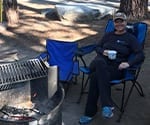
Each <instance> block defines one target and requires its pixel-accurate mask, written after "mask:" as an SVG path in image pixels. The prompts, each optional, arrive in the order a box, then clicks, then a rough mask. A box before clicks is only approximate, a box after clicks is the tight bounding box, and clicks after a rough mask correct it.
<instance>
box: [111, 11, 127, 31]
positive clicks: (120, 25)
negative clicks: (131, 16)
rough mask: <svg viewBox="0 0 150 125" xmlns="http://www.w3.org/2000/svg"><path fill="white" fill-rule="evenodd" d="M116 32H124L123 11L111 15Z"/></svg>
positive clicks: (125, 17) (125, 22)
mask: <svg viewBox="0 0 150 125" xmlns="http://www.w3.org/2000/svg"><path fill="white" fill-rule="evenodd" d="M113 20H114V26H115V29H116V33H119V34H121V33H124V32H125V31H126V25H127V21H126V20H127V16H126V14H125V13H123V12H120V11H118V12H116V13H115V14H114V17H113Z"/></svg>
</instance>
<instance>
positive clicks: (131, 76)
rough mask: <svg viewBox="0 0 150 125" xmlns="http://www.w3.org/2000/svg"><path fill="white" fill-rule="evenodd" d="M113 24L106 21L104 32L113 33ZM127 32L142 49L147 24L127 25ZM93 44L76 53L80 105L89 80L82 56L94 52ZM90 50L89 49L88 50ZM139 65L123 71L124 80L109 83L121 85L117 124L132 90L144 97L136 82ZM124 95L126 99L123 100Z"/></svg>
mask: <svg viewBox="0 0 150 125" xmlns="http://www.w3.org/2000/svg"><path fill="white" fill-rule="evenodd" d="M114 30H115V29H114V24H113V20H108V22H107V25H106V28H105V32H111V31H114ZM127 31H128V32H131V33H132V34H134V35H135V36H136V38H137V39H138V42H139V43H140V44H141V46H142V47H143V48H144V43H145V37H146V33H147V24H146V23H143V22H137V23H128V24H127ZM95 46H96V45H95V44H93V45H92V44H91V45H88V46H84V47H81V48H79V50H78V51H79V52H78V57H79V58H81V61H82V64H83V66H80V72H82V85H81V91H80V96H79V99H78V101H77V102H78V103H80V101H81V97H82V95H83V94H84V93H87V91H86V87H87V85H88V81H89V79H90V70H89V68H88V66H87V65H86V63H85V60H84V56H85V55H86V54H89V53H91V52H92V51H94V50H95ZM89 48H90V49H89ZM133 56H134V55H133V54H132V55H131V56H130V57H129V59H131V58H133ZM141 65H142V63H141V64H137V65H134V66H133V67H131V68H128V69H127V70H125V73H124V78H123V79H119V80H113V81H110V83H111V84H112V86H114V85H118V84H123V88H122V97H121V105H120V106H119V105H117V104H116V103H115V102H114V104H115V105H116V107H117V108H118V109H119V110H120V112H121V113H120V115H119V118H118V120H117V121H118V122H120V120H121V118H122V115H123V113H124V110H125V108H126V106H127V104H128V100H129V98H130V96H131V94H132V91H133V88H134V87H135V88H136V90H137V91H138V93H139V94H140V96H144V93H143V90H142V86H141V85H140V83H139V82H138V81H137V78H138V75H139V73H140V69H141ZM85 75H88V77H87V79H86V81H85V80H84V79H85ZM128 81H130V82H131V83H132V85H131V87H130V89H129V91H128V94H127V95H126V93H127V92H126V83H127V82H128ZM125 95H126V98H125Z"/></svg>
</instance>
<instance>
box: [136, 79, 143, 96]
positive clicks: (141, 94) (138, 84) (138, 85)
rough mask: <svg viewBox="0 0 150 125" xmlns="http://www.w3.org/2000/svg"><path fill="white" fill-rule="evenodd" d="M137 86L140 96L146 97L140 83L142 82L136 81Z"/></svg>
mask: <svg viewBox="0 0 150 125" xmlns="http://www.w3.org/2000/svg"><path fill="white" fill-rule="evenodd" d="M135 88H136V90H137V91H138V93H139V94H140V96H142V97H144V92H143V89H142V86H141V85H140V83H139V82H138V81H136V84H135Z"/></svg>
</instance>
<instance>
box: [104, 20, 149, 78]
mask: <svg viewBox="0 0 150 125" xmlns="http://www.w3.org/2000/svg"><path fill="white" fill-rule="evenodd" d="M126 28H127V31H128V32H130V33H132V34H133V35H134V36H135V37H136V38H137V42H139V43H140V45H141V46H142V47H143V48H144V43H145V38H146V33H147V24H146V23H144V22H136V23H127V27H126ZM114 30H115V27H114V23H113V20H112V19H110V20H108V22H107V25H106V28H105V32H106V33H107V32H112V31H114ZM133 57H134V54H131V55H130V56H129V59H132V58H133ZM140 65H141V64H137V65H134V66H133V68H134V69H136V68H137V67H139V68H137V70H136V71H135V70H132V71H131V70H126V71H125V79H126V80H131V79H136V78H137V76H138V74H139V71H140Z"/></svg>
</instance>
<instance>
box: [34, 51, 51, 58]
mask: <svg viewBox="0 0 150 125" xmlns="http://www.w3.org/2000/svg"><path fill="white" fill-rule="evenodd" d="M37 58H38V59H42V60H48V59H49V55H48V53H47V52H46V51H45V52H43V53H41V54H40V55H39V56H37Z"/></svg>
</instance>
